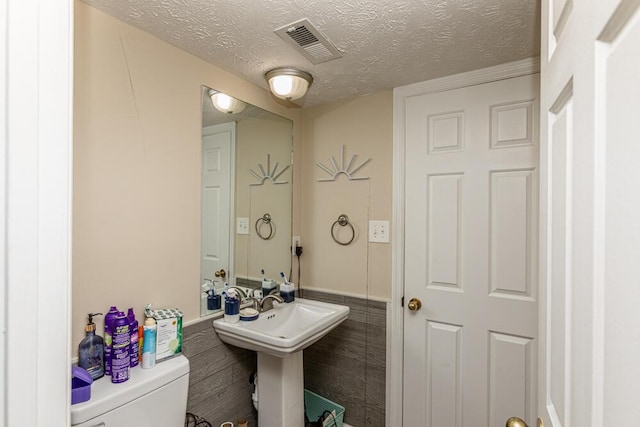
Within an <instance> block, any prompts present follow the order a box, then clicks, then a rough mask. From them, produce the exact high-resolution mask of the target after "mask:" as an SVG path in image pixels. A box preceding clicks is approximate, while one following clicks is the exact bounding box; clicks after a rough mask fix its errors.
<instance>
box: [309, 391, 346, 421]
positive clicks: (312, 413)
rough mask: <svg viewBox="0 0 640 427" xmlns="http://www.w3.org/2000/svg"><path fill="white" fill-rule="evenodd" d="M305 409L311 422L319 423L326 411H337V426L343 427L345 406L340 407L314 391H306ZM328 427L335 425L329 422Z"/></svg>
mask: <svg viewBox="0 0 640 427" xmlns="http://www.w3.org/2000/svg"><path fill="white" fill-rule="evenodd" d="M304 407H305V411H306V414H307V417H309V421H318V418H320V415H322V414H323V413H324V411H329V412H331V411H336V422H335V426H336V427H342V422H343V418H344V406H340V405H338V404H337V403H334V402H332V401H330V400H329V399H325V398H324V397H322V396H320V395H318V394H315V393H314V392H312V391H309V390H307V389H304ZM327 426H329V427H333V426H334V424H333V423H331V422H329V423H328V424H327Z"/></svg>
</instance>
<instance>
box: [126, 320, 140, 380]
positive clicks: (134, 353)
mask: <svg viewBox="0 0 640 427" xmlns="http://www.w3.org/2000/svg"><path fill="white" fill-rule="evenodd" d="M127 317H128V318H129V333H130V334H131V348H130V349H129V358H130V360H131V362H130V364H129V366H130V367H131V368H133V367H134V366H138V355H139V350H138V340H139V338H140V337H139V336H138V321H137V320H136V315H135V314H134V312H133V308H130V309H129V312H128V314H127Z"/></svg>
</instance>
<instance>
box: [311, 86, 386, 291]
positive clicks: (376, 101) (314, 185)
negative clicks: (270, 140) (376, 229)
mask: <svg viewBox="0 0 640 427" xmlns="http://www.w3.org/2000/svg"><path fill="white" fill-rule="evenodd" d="M392 130H393V96H392V92H391V91H386V92H382V93H378V94H375V95H370V96H364V97H360V98H356V99H353V100H350V101H346V102H340V103H334V104H330V105H323V106H319V107H315V108H309V109H304V110H303V146H302V165H303V167H302V173H303V184H302V188H303V193H302V195H301V196H300V209H299V211H300V212H301V218H300V222H299V224H300V227H301V236H302V246H303V248H304V254H303V255H302V269H301V270H302V271H301V273H302V274H301V276H302V279H301V284H302V287H303V288H314V289H322V290H329V291H334V292H340V293H344V294H350V295H357V296H365V295H366V296H369V297H370V298H375V299H383V300H388V299H390V298H391V244H381V243H368V241H367V240H368V239H367V231H368V221H369V220H389V222H391V212H392V147H393V137H392ZM341 145H344V146H345V164H347V163H348V160H349V159H350V158H351V156H352V155H353V154H357V158H356V159H355V161H354V166H352V168H351V170H353V169H354V168H355V166H356V165H359V164H361V163H362V162H363V161H364V160H366V159H367V158H371V160H370V161H369V163H367V164H366V165H365V166H364V167H362V168H361V169H360V170H358V171H357V172H356V173H355V174H354V175H353V177H365V176H366V177H369V179H368V180H361V181H355V180H349V179H347V177H346V176H345V175H344V174H340V175H338V177H337V179H336V181H334V182H318V181H317V179H319V178H327V177H329V175H328V174H327V173H325V172H323V171H322V170H321V169H320V168H319V167H317V166H316V162H320V163H322V164H323V165H325V166H327V167H330V168H331V162H330V158H331V157H333V158H334V159H335V161H336V163H337V164H338V167H340V150H341V148H340V147H341ZM340 214H346V215H347V216H348V217H349V220H350V222H351V223H352V224H353V225H354V228H355V230H356V238H355V240H354V241H353V243H352V244H351V245H348V246H340V245H338V244H337V243H335V242H334V241H333V239H332V238H331V233H330V229H331V225H332V224H333V223H334V222H335V221H336V220H337V219H338V216H339V215H340ZM336 229H337V230H338V229H340V227H339V226H336ZM341 231H342V232H343V233H344V234H343V236H342V237H344V238H345V239H347V240H348V238H349V237H350V236H351V235H350V234H348V233H350V231H348V232H347V230H341Z"/></svg>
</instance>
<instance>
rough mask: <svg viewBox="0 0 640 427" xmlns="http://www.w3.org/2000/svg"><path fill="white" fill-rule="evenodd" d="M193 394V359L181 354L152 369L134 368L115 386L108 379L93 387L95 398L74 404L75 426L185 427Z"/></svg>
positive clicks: (97, 382)
mask: <svg viewBox="0 0 640 427" xmlns="http://www.w3.org/2000/svg"><path fill="white" fill-rule="evenodd" d="M188 391H189V360H188V359H187V358H186V357H184V356H182V355H180V356H178V357H174V358H172V359H169V360H166V361H163V362H160V363H157V364H156V365H155V366H154V367H153V368H151V369H142V368H141V367H140V366H139V365H138V366H136V367H134V368H132V369H131V371H130V376H129V379H128V380H127V381H126V382H124V383H120V384H112V383H111V378H110V377H108V376H104V377H102V378H100V379H99V380H96V381H95V382H94V383H93V384H92V385H91V399H90V400H88V401H86V402H83V403H78V404H76V405H71V425H72V426H74V427H116V426H137V427H138V426H139V427H147V426H148V427H151V426H154V427H155V426H162V427H182V426H184V418H185V413H186V410H187V394H188Z"/></svg>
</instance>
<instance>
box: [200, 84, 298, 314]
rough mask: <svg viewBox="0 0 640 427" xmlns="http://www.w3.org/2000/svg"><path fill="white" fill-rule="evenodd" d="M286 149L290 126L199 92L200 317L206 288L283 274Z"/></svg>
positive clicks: (288, 203)
mask: <svg viewBox="0 0 640 427" xmlns="http://www.w3.org/2000/svg"><path fill="white" fill-rule="evenodd" d="M212 95H213V99H212ZM214 101H216V105H215V106H214ZM238 102H239V103H238ZM292 149H293V123H292V122H291V120H289V119H285V118H283V117H280V116H278V115H276V114H273V113H271V112H269V111H266V110H263V109H261V108H259V107H256V106H254V105H251V104H246V103H243V102H242V101H238V100H235V99H233V98H231V99H229V98H226V95H225V94H221V93H220V92H217V91H216V90H215V89H212V88H209V87H206V86H203V87H202V163H201V165H202V167H201V177H202V179H201V198H202V216H201V261H200V265H201V267H200V284H199V286H200V287H201V293H200V297H201V301H200V314H201V315H202V316H204V315H208V314H212V313H214V312H215V311H217V309H216V308H215V307H216V304H211V302H210V301H208V298H207V293H206V292H205V291H206V287H207V286H210V285H211V284H215V286H216V287H217V288H220V287H222V286H224V283H225V282H228V283H229V284H230V285H238V286H247V287H259V286H260V282H261V280H262V277H263V275H262V270H264V272H265V276H266V277H267V278H270V279H279V277H280V272H285V273H286V274H287V275H289V274H290V271H291V259H292V258H291V209H292V182H291V180H292V178H293V173H292V169H293V164H292V162H293V153H292Z"/></svg>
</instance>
